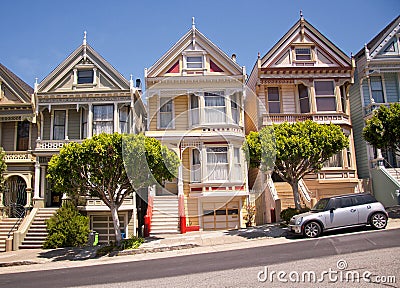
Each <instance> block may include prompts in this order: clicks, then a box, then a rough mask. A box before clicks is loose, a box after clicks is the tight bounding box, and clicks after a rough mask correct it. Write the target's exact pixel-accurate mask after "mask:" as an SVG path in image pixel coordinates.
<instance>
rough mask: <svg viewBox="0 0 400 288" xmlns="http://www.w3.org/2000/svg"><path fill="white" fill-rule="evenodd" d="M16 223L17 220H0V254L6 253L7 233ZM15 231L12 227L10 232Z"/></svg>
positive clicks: (15, 228)
mask: <svg viewBox="0 0 400 288" xmlns="http://www.w3.org/2000/svg"><path fill="white" fill-rule="evenodd" d="M17 221H18V218H3V219H2V220H0V252H5V251H6V239H7V237H8V233H9V232H10V231H11V229H13V226H14V224H15V223H16V222H17ZM17 229H18V227H14V229H13V231H12V232H14V231H17ZM11 236H12V234H11Z"/></svg>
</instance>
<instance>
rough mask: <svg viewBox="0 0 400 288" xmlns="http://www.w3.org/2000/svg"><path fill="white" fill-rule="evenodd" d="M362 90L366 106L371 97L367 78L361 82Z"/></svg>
mask: <svg viewBox="0 0 400 288" xmlns="http://www.w3.org/2000/svg"><path fill="white" fill-rule="evenodd" d="M353 86H354V85H353ZM362 91H363V100H364V106H367V105H369V104H370V103H371V99H370V96H369V84H368V81H367V80H364V81H363V83H362Z"/></svg>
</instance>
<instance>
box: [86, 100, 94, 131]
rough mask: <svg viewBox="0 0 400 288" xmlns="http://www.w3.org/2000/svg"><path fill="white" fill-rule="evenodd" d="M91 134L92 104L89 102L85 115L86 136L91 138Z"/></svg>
mask: <svg viewBox="0 0 400 288" xmlns="http://www.w3.org/2000/svg"><path fill="white" fill-rule="evenodd" d="M92 135H93V105H92V103H89V110H88V117H87V138H92Z"/></svg>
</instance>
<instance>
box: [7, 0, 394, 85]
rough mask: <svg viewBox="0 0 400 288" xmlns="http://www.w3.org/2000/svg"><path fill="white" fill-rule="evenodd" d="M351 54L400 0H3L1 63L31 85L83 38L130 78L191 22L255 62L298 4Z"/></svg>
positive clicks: (295, 15) (292, 18) (245, 61)
mask: <svg viewBox="0 0 400 288" xmlns="http://www.w3.org/2000/svg"><path fill="white" fill-rule="evenodd" d="M300 10H303V15H304V17H305V19H306V20H307V21H309V22H310V23H311V24H312V25H313V26H314V27H315V28H317V29H318V30H319V31H320V32H321V33H322V34H324V35H325V36H326V37H328V39H330V40H331V41H332V42H333V43H335V44H336V45H337V46H338V47H339V48H341V49H342V50H343V51H344V52H345V53H346V54H348V55H350V52H353V53H354V54H355V53H356V52H358V51H359V50H360V49H361V48H362V47H363V45H364V43H366V42H368V41H370V40H371V39H372V38H373V37H374V36H375V35H376V34H377V33H379V32H380V31H381V30H382V29H383V28H384V27H385V26H386V25H387V24H389V23H390V22H391V21H392V20H393V19H394V18H395V17H397V16H398V15H399V12H400V1H399V0H379V1H376V0H374V1H371V0H357V1H352V0H337V1H322V0H320V1H300V0H297V1H295V0H280V1H267V0H264V1H262V0H257V1H252V0H241V1H236V0H228V1H218V0H214V1H209V0H202V1H198V0H197V1H190V0H186V1H180V0H176V1H103V0H97V1H83V0H80V1H76V0H69V1H54V0H53V1H44V0H42V1H41V0H36V1H31V0H30V1H25V0H19V1H4V2H2V4H1V12H2V13H1V16H0V25H1V27H2V40H1V41H0V62H1V63H2V64H3V65H5V66H7V67H8V68H9V69H10V70H12V71H13V72H14V73H15V74H17V75H18V76H19V77H21V78H22V79H23V80H24V81H26V82H27V83H28V84H30V85H31V86H33V83H34V81H35V77H37V78H38V79H39V82H40V81H41V80H43V78H44V77H46V76H47V75H48V74H49V73H50V72H51V71H52V70H53V69H54V68H55V67H57V65H58V64H60V63H61V62H62V61H63V60H64V59H65V58H66V57H67V56H68V55H69V54H70V53H71V52H72V51H74V50H75V49H76V48H77V47H78V46H79V45H80V44H81V43H82V39H83V31H85V30H86V31H87V33H88V34H87V35H88V36H87V37H88V43H89V44H90V45H91V46H92V47H93V48H94V49H95V50H96V51H97V52H98V53H100V55H102V56H103V57H104V58H105V59H106V60H107V61H108V62H109V63H110V64H111V65H113V66H114V67H115V68H116V69H117V70H118V71H119V72H120V73H121V74H122V75H124V76H125V77H126V78H127V79H129V75H130V74H133V76H134V78H141V79H142V80H143V70H144V68H145V67H150V66H151V65H152V64H153V63H154V62H155V61H157V59H158V58H160V57H161V56H162V55H163V54H164V53H165V52H166V51H167V50H168V49H169V48H170V47H171V46H172V45H173V44H174V43H175V42H176V41H178V40H179V38H180V37H181V36H182V35H184V34H185V33H186V32H187V31H188V30H189V29H190V27H191V18H192V16H194V17H195V18H196V27H197V28H198V29H199V30H200V31H201V32H202V33H203V34H205V35H206V36H207V37H208V38H209V39H210V40H211V41H213V42H214V43H215V44H217V45H218V46H219V47H220V48H221V49H222V50H223V51H224V52H225V53H227V54H228V55H231V54H232V53H235V54H236V55H237V62H238V63H239V64H240V65H242V66H243V65H244V66H246V69H247V71H248V72H250V70H251V69H252V67H253V65H254V63H255V61H256V58H257V53H258V52H260V53H261V55H263V54H265V53H266V52H267V51H268V50H269V49H270V48H271V47H272V46H273V45H274V44H275V43H276V42H277V41H278V40H279V39H280V38H281V37H282V36H283V35H284V34H285V33H286V32H287V31H288V30H289V28H290V27H291V26H292V25H293V24H294V23H295V22H296V21H297V20H298V19H299V11H300Z"/></svg>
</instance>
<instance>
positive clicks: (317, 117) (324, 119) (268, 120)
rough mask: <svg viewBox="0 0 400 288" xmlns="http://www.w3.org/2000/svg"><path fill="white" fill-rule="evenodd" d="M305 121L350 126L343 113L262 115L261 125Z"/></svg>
mask: <svg viewBox="0 0 400 288" xmlns="http://www.w3.org/2000/svg"><path fill="white" fill-rule="evenodd" d="M305 120H313V121H315V122H317V123H320V124H329V123H333V124H339V125H340V124H350V120H349V116H348V115H347V114H344V113H316V114H311V113H303V114H298V113H297V114H296V113H290V114H283V113H282V114H264V115H263V125H270V124H272V123H275V124H279V123H284V122H289V123H294V122H299V121H305Z"/></svg>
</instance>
